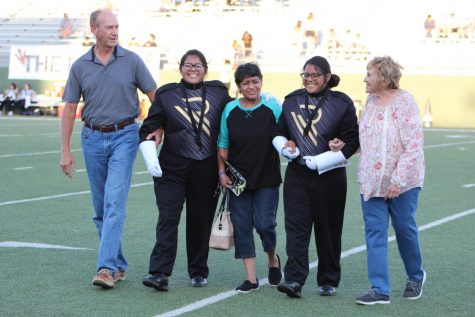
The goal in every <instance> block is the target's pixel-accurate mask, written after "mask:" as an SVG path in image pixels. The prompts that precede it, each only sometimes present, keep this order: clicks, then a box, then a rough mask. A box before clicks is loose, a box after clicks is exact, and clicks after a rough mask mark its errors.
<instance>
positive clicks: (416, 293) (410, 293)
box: [403, 271, 426, 299]
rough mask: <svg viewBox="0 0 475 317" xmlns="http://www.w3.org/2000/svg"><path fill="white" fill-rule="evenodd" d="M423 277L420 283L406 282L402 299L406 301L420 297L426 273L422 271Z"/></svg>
mask: <svg viewBox="0 0 475 317" xmlns="http://www.w3.org/2000/svg"><path fill="white" fill-rule="evenodd" d="M422 272H423V273H424V276H423V277H422V280H420V281H411V280H407V282H406V289H405V290H404V295H403V297H405V298H407V299H418V298H419V297H421V296H422V287H423V286H424V282H425V281H426V271H422Z"/></svg>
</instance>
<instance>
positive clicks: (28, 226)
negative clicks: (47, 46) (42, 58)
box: [0, 117, 475, 317]
mask: <svg viewBox="0 0 475 317" xmlns="http://www.w3.org/2000/svg"><path fill="white" fill-rule="evenodd" d="M59 126H60V122H59V120H58V119H56V118H19V117H14V118H5V117H0V175H1V181H0V219H1V220H0V273H1V276H2V279H1V282H0V316H157V315H160V316H176V315H179V314H182V313H185V314H187V315H191V316H223V315H225V316H226V317H232V316H273V317H275V316H285V315H289V316H365V317H370V316H429V315H430V316H431V317H436V316H474V315H475V303H474V301H473V298H474V295H475V287H474V286H473V285H475V273H474V264H473V263H474V262H475V244H474V241H475V230H474V229H473V228H475V130H444V129H431V130H426V131H425V155H426V165H427V168H426V181H425V186H424V189H423V191H422V192H421V196H420V206H419V209H418V213H417V220H418V224H419V226H420V228H421V233H420V238H421V244H422V252H423V261H424V268H425V270H426V271H427V281H426V284H425V287H424V294H423V296H422V298H421V299H419V300H416V301H409V300H404V299H403V298H402V291H403V288H404V285H405V274H404V270H403V266H402V262H401V260H400V258H399V255H398V251H397V247H396V244H395V242H391V243H390V270H391V285H392V290H393V293H392V296H391V304H390V305H379V306H375V307H363V306H357V305H355V304H354V299H355V297H356V296H358V295H360V294H361V293H362V292H364V291H366V290H367V289H368V287H369V285H368V281H367V275H366V254H365V251H364V249H363V248H361V246H364V230H363V221H362V215H361V208H360V204H359V197H358V188H357V183H356V167H357V163H358V157H354V158H353V159H352V165H351V166H350V167H349V168H348V184H349V191H348V201H347V209H346V214H345V225H344V232H343V251H344V253H343V258H342V261H341V263H342V272H343V275H342V280H341V284H340V287H339V289H338V292H337V296H335V297H332V298H323V297H320V296H319V295H318V294H317V286H316V281H315V268H312V269H311V271H310V275H309V277H308V279H307V284H306V285H305V287H304V289H303V298H302V299H289V298H287V296H285V295H284V294H281V293H279V292H278V291H277V290H276V289H275V288H271V287H270V286H269V285H263V286H261V289H260V290H259V291H258V292H252V293H250V294H237V293H235V292H234V291H233V290H234V288H235V287H236V286H237V285H238V284H240V283H241V282H242V280H243V279H244V276H245V275H244V269H243V266H242V263H241V261H239V260H236V259H234V252H233V251H224V252H222V251H215V250H211V251H210V257H209V266H210V276H209V280H208V282H209V285H208V287H206V288H203V289H195V288H191V287H190V285H189V278H188V276H187V273H186V253H185V248H184V235H183V234H184V230H183V229H184V228H181V230H180V240H179V252H178V257H177V261H176V264H175V269H174V272H173V275H172V277H171V279H170V291H169V292H165V293H164V292H160V293H158V292H155V291H153V290H151V289H149V288H146V287H144V286H142V283H141V281H142V278H143V277H145V276H146V275H147V271H148V257H149V254H150V251H151V249H152V246H153V244H154V236H155V224H156V219H157V210H156V206H155V198H154V194H153V187H152V182H151V181H152V180H151V177H150V176H149V175H148V174H147V173H146V172H145V171H146V169H145V165H144V163H143V160H142V157H141V155H140V154H139V155H138V157H137V161H136V166H135V169H134V175H133V178H132V184H133V187H132V188H131V190H130V194H129V202H128V215H127V222H126V227H125V231H124V237H123V242H124V245H123V248H124V253H125V255H126V257H127V259H128V262H129V271H128V277H127V280H126V281H124V282H120V283H118V284H117V285H116V287H115V288H114V289H112V290H107V291H105V290H102V289H98V288H96V287H94V286H92V284H91V280H92V277H93V275H94V273H95V265H96V250H97V245H98V238H97V233H96V231H95V227H94V225H93V223H92V220H91V218H92V213H93V211H92V207H91V204H90V195H89V192H88V190H89V186H88V182H87V175H86V173H85V171H84V163H83V160H82V153H81V151H80V141H79V132H80V128H81V123H80V122H77V124H76V127H75V131H74V134H73V142H72V148H73V149H76V151H75V152H74V154H75V156H76V160H77V172H76V173H75V175H74V177H73V178H72V179H69V178H67V177H66V176H64V175H63V174H62V172H61V171H60V168H59ZM284 169H285V166H282V170H284ZM450 216H455V217H453V218H447V217H450ZM182 222H183V223H184V221H182ZM277 229H278V252H279V253H280V254H281V257H282V260H283V261H285V259H286V256H285V232H284V224H283V210H282V204H280V208H279V212H278V228H277ZM391 235H392V231H391ZM256 239H257V240H256V245H257V246H258V248H257V249H258V250H259V252H258V257H257V273H258V274H257V275H258V277H259V278H262V279H263V278H265V277H266V275H267V267H266V266H267V265H266V259H265V254H264V253H263V252H262V250H261V248H260V241H259V240H258V237H257V236H256ZM20 243H37V245H27V246H25V247H12V246H19V245H21V244H20ZM39 244H44V245H43V246H44V248H40V247H39V246H42V245H39ZM314 245H315V244H314V243H313V242H312V243H311V248H310V255H311V260H312V261H316V252H315V250H314V249H315V247H314ZM33 246H36V247H33ZM52 246H63V248H60V247H58V248H53V247H52ZM64 247H71V248H79V249H67V248H64Z"/></svg>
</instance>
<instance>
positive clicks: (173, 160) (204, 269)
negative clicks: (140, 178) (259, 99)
mask: <svg viewBox="0 0 475 317" xmlns="http://www.w3.org/2000/svg"><path fill="white" fill-rule="evenodd" d="M207 71H208V64H207V62H206V58H205V56H204V55H203V54H202V53H201V52H200V51H198V50H190V51H188V52H186V53H185V55H183V57H182V58H181V61H180V73H181V75H182V79H181V81H180V83H171V84H166V85H164V86H162V87H160V88H159V89H158V90H157V92H156V95H155V100H154V102H153V104H152V106H151V108H150V111H149V114H148V117H147V118H146V119H145V121H144V123H143V125H142V127H141V128H140V141H141V144H140V150H141V151H142V154H143V156H144V159H145V162H146V165H147V169H148V170H149V172H150V174H151V175H152V176H154V188H155V195H156V200H157V206H158V211H159V216H158V223H157V227H156V242H155V247H154V248H153V251H152V254H151V256H150V267H149V273H150V276H149V277H146V278H145V279H144V280H143V284H144V285H145V286H147V287H152V288H155V289H156V290H159V291H167V290H168V277H169V276H170V275H171V274H172V271H173V265H174V263H175V259H176V253H177V243H178V241H177V240H178V225H179V222H180V215H181V211H182V209H183V204H184V202H185V200H186V248H187V257H188V274H189V276H190V278H191V286H193V287H202V286H205V285H206V284H207V277H208V273H209V271H208V264H207V261H208V251H209V247H208V242H209V236H210V232H211V225H212V221H213V216H214V211H215V209H216V203H217V199H218V197H217V195H215V190H216V186H217V184H218V168H217V159H216V151H217V149H216V142H217V137H218V133H219V126H220V120H221V113H222V111H223V109H224V106H225V105H226V103H227V102H229V101H231V97H229V95H228V90H227V88H226V87H225V86H224V85H223V84H222V83H221V82H219V81H204V77H205V75H206V74H207ZM158 128H162V129H163V131H164V132H165V139H164V142H163V145H162V148H161V150H160V163H159V160H158V158H157V152H156V145H155V141H153V140H148V139H147V136H148V135H149V133H151V132H153V131H155V130H157V129H158Z"/></svg>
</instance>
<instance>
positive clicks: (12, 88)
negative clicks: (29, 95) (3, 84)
mask: <svg viewBox="0 0 475 317" xmlns="http://www.w3.org/2000/svg"><path fill="white" fill-rule="evenodd" d="M17 97H18V86H17V85H16V84H15V83H10V85H9V86H8V89H6V90H5V92H4V94H3V100H2V103H1V113H2V114H3V113H4V112H5V113H7V114H8V115H9V116H13V109H14V108H15V100H16V99H17Z"/></svg>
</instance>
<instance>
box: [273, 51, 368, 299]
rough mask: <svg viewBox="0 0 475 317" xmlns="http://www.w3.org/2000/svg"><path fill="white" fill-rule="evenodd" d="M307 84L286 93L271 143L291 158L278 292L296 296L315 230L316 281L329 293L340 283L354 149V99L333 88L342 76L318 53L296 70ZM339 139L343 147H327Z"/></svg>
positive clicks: (355, 146) (306, 272)
mask: <svg viewBox="0 0 475 317" xmlns="http://www.w3.org/2000/svg"><path fill="white" fill-rule="evenodd" d="M300 76H301V77H302V83H303V86H304V87H305V88H303V89H298V90H295V91H294V92H292V93H290V94H289V95H287V96H286V97H285V101H284V103H283V106H282V115H281V116H280V118H279V121H278V131H277V132H276V133H275V138H274V139H273V144H274V147H275V148H276V150H277V151H278V152H279V153H280V154H282V155H283V156H285V157H287V158H289V159H292V161H291V162H290V163H289V165H288V167H287V170H286V173H285V180H284V213H285V232H286V234H287V245H286V251H287V257H288V259H287V263H286V264H285V268H284V276H285V282H283V283H281V284H279V285H278V290H279V291H280V292H282V293H286V294H287V296H289V297H293V298H300V297H301V296H302V295H301V289H302V286H303V285H304V284H305V281H306V279H307V276H308V274H309V258H308V247H309V243H310V238H311V236H312V227H313V229H314V230H315V243H316V247H317V254H318V269H317V284H318V289H319V293H320V295H322V296H333V295H335V294H336V288H337V287H338V284H339V282H340V275H341V268H340V253H341V234H342V229H343V214H344V210H345V201H346V169H345V165H346V160H347V159H349V158H350V157H351V156H352V155H353V154H354V153H355V152H356V150H357V149H358V147H359V142H358V123H357V117H356V111H355V107H354V105H353V102H352V100H351V99H350V98H349V97H348V96H347V95H345V94H344V93H342V92H338V91H333V90H332V89H331V88H333V87H336V86H337V85H338V83H339V80H340V78H339V77H338V76H337V75H335V74H332V73H331V69H330V64H329V63H328V61H327V60H326V59H325V58H323V57H321V56H314V57H312V58H310V59H309V60H308V61H307V62H306V63H305V64H304V67H303V72H302V74H300ZM334 138H338V140H341V141H339V142H340V144H335V145H336V146H341V145H343V144H344V146H343V148H342V149H341V151H338V152H333V151H331V150H330V147H329V144H330V141H331V140H333V139H334Z"/></svg>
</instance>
